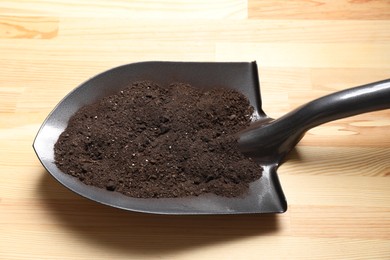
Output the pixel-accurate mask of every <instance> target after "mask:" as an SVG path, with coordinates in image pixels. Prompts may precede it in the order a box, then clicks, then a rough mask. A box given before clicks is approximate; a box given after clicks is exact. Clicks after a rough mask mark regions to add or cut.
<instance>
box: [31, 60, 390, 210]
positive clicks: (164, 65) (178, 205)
mask: <svg viewBox="0 0 390 260" xmlns="http://www.w3.org/2000/svg"><path fill="white" fill-rule="evenodd" d="M146 79H147V80H153V81H156V82H158V83H160V84H170V83H172V82H185V83H189V84H191V85H192V86H194V87H202V88H211V87H223V88H231V89H236V90H238V91H240V92H241V93H243V94H244V95H245V96H247V97H248V99H249V101H250V103H251V105H252V106H253V107H254V108H255V111H254V113H253V120H254V121H256V122H254V123H253V124H252V125H251V127H249V128H248V129H246V130H244V131H243V132H241V133H239V134H238V137H239V138H238V141H239V144H240V148H241V149H242V152H243V153H245V154H248V155H250V156H251V157H253V158H255V159H256V160H257V161H259V162H260V163H261V165H262V167H263V169H264V171H263V176H262V177H261V178H260V179H259V180H257V181H255V182H253V183H252V184H251V185H250V189H249V193H248V194H247V195H245V196H243V197H239V198H224V197H219V196H216V195H212V194H207V195H201V196H199V197H185V198H165V199H139V198H131V197H127V196H124V195H122V194H120V193H116V192H111V191H107V190H104V189H99V188H95V187H93V186H87V185H85V184H83V183H82V182H80V181H79V180H78V179H76V178H74V177H71V176H69V175H67V174H65V173H63V172H61V171H60V170H59V169H58V168H57V167H56V165H55V163H54V144H55V142H56V141H57V139H58V137H59V135H60V134H61V133H62V132H63V131H64V130H65V128H66V126H67V122H68V120H69V118H70V117H71V116H72V115H73V114H74V113H75V112H76V111H77V110H78V109H79V108H81V107H82V106H84V105H86V104H90V103H93V102H95V101H97V100H98V99H100V98H102V97H104V96H106V95H110V94H113V93H115V92H118V91H119V90H120V89H122V88H124V87H125V86H126V85H127V84H128V83H129V82H134V81H137V80H146ZM389 107H390V80H386V81H381V82H376V83H371V84H368V85H364V86H361V87H357V88H352V89H349V90H345V91H340V92H338V93H334V94H332V95H328V96H325V97H323V98H320V99H317V100H314V101H312V102H310V103H308V104H306V105H304V106H302V107H300V108H298V109H296V110H294V111H292V112H290V113H289V114H287V115H285V116H284V117H282V118H280V119H277V120H272V119H271V118H268V117H267V116H266V114H265V113H264V112H263V110H262V108H261V97H260V89H259V79H258V74H257V66H256V63H255V62H252V63H204V62H141V63H134V64H129V65H124V66H121V67H117V68H114V69H111V70H109V71H106V72H103V73H101V74H99V75H97V76H95V77H93V78H91V79H90V80H88V81H86V82H84V83H83V84H81V85H80V86H79V87H77V88H76V89H75V90H73V91H72V92H71V93H70V94H68V95H67V96H66V97H65V98H64V99H63V100H62V101H61V102H60V103H59V104H58V105H57V107H56V108H55V109H54V110H53V111H52V112H51V114H50V115H49V116H48V118H47V119H46V120H45V122H44V123H43V125H42V127H41V129H40V130H39V132H38V134H37V136H36V139H35V141H34V145H33V146H34V149H35V151H36V153H37V155H38V157H39V159H40V161H41V162H42V164H43V166H44V167H45V168H46V169H47V171H48V172H49V173H50V174H51V175H52V176H53V177H54V178H55V179H57V180H58V181H59V182H60V183H62V184H63V185H64V186H66V187H67V188H69V189H70V190H72V191H74V192H76V193H78V194H80V195H82V196H84V197H86V198H89V199H91V200H94V201H97V202H100V203H103V204H107V205H109V206H113V207H118V208H122V209H126V210H132V211H139V212H148V213H159V214H239V213H282V212H285V211H286V210H287V203H286V199H285V196H284V194H283V191H282V188H281V186H280V183H279V179H278V176H277V173H276V170H277V168H278V166H279V165H280V164H281V163H282V161H283V159H284V158H285V156H286V155H287V154H288V152H289V151H290V150H291V149H292V148H293V147H294V146H295V145H296V144H297V143H298V142H299V140H300V139H301V138H302V137H303V135H304V133H305V132H306V131H307V130H309V129H310V128H312V127H315V126H317V125H319V124H322V123H325V122H328V121H331V120H335V119H339V118H343V117H347V116H352V115H356V114H359V113H364V112H370V111H374V110H380V109H386V108H389ZM259 170H260V169H259Z"/></svg>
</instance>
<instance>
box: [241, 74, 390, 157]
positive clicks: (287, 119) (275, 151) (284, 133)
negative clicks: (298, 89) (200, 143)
mask: <svg viewBox="0 0 390 260" xmlns="http://www.w3.org/2000/svg"><path fill="white" fill-rule="evenodd" d="M387 108H390V79H387V80H383V81H378V82H374V83H370V84H366V85H362V86H359V87H355V88H350V89H346V90H342V91H339V92H336V93H333V94H330V95H327V96H324V97H321V98H318V99H316V100H314V101H311V102H309V103H307V104H305V105H303V106H301V107H299V108H297V109H295V110H293V111H292V112H290V113H288V114H286V115H284V116H283V117H281V118H279V119H277V120H273V121H271V120H264V121H263V120H260V121H259V122H254V123H253V124H252V125H251V126H250V127H249V128H247V129H245V130H244V131H242V132H240V133H239V136H238V143H239V146H240V148H241V150H242V152H243V153H246V154H248V155H250V156H254V157H259V158H260V157H263V158H265V157H273V158H274V157H275V156H277V157H279V158H283V157H284V156H285V155H286V154H287V153H288V152H289V151H290V150H291V149H292V148H293V147H294V146H295V145H296V144H297V143H298V142H299V140H300V139H301V138H302V137H303V135H304V134H305V133H306V131H308V130H309V129H311V128H313V127H316V126H318V125H321V124H323V123H326V122H329V121H333V120H337V119H341V118H345V117H350V116H354V115H358V114H362V113H366V112H372V111H376V110H382V109H387Z"/></svg>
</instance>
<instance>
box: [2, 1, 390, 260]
mask: <svg viewBox="0 0 390 260" xmlns="http://www.w3.org/2000/svg"><path fill="white" fill-rule="evenodd" d="M144 60H180V61H252V60H257V62H258V64H259V74H260V81H261V92H262V96H263V103H264V105H263V107H264V110H265V111H266V112H267V113H268V114H269V115H270V116H272V117H279V116H281V115H283V114H284V113H286V112H288V111H290V110H291V109H293V108H295V107H297V106H298V105H300V104H303V103H305V102H307V101H309V100H312V99H314V98H316V97H319V96H322V95H325V94H328V93H331V92H334V91H337V90H341V89H344V88H348V87H353V86H357V85H361V84H364V83H368V82H373V81H377V80H381V79H385V78H389V77H390V1H388V0H378V1H362V0H359V1H357V0H355V1H347V0H339V1H338V0H337V1H336V0H332V1H322V0H320V1H306V0H300V1H276V0H275V1H272V0H266V1H241V0H218V1H206V0H197V1H195V0H194V1H174V0H173V1H145V0H144V1H142V0H136V1H119V0H116V1H102V0H95V1H86V0H80V1H65V0H42V1H26V2H21V1H16V0H13V1H7V0H6V1H1V3H0V68H1V69H0V140H1V145H0V178H1V179H0V234H1V235H0V259H29V258H31V259H261V258H264V259H272V258H274V259H283V258H284V259H348V258H349V259H361V258H363V259H374V258H378V259H389V258H390V134H389V132H390V110H387V111H380V112H373V113H370V114H364V115H360V116H356V117H353V118H348V119H343V120H339V121H336V122H332V123H328V124H325V125H322V126H320V127H317V128H315V129H313V130H312V131H310V132H309V133H308V134H307V135H306V136H305V138H304V139H303V140H302V141H301V143H300V144H299V146H298V147H297V149H296V150H295V151H294V152H293V153H292V154H291V156H290V157H289V160H288V161H287V162H286V163H285V164H284V165H283V166H282V167H281V168H280V169H279V176H280V179H281V183H282V186H283V188H284V191H285V194H286V197H287V199H288V203H289V209H288V211H287V212H286V213H285V214H280V215H240V216H186V217H183V216H159V215H146V214H139V213H131V212H125V211H122V210H118V209H113V208H109V207H106V206H103V205H99V204H97V203H94V202H91V201H89V200H86V199H84V198H81V197H79V196H77V195H75V194H73V193H72V192H70V191H69V190H67V189H66V188H64V187H62V186H61V185H60V184H58V183H57V182H56V181H54V180H53V179H52V178H51V177H50V176H49V174H47V172H46V171H45V170H44V169H43V167H42V166H41V164H40V162H39V161H38V159H37V157H36V156H35V154H34V151H33V149H32V147H31V145H32V142H33V139H34V136H35V134H36V133H37V131H38V128H39V127H40V124H41V123H42V122H43V120H44V119H45V117H46V116H47V115H48V113H49V112H50V111H51V110H52V109H53V107H54V106H55V105H56V104H57V103H58V102H59V101H60V100H61V99H62V98H63V97H64V96H65V95H66V94H67V93H68V92H69V91H71V90H72V89H73V88H75V87H76V86H78V85H79V84H80V83H81V82H83V81H84V80H86V79H88V78H89V77H91V76H93V75H94V74H97V73H99V72H101V71H104V70H106V69H109V68H111V67H114V66H118V65H121V64H125V63H131V62H136V61H144Z"/></svg>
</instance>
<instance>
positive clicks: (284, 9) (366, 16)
mask: <svg viewBox="0 0 390 260" xmlns="http://www.w3.org/2000/svg"><path fill="white" fill-rule="evenodd" d="M248 6H249V18H251V19H253V18H256V19H326V20H335V19H340V20H347V19H353V20H376V19H377V20H381V19H383V20H386V19H389V18H390V1H388V0H379V1H371V0H352V1H350V0H330V1H325V0H318V1H310V0H295V1H283V0H279V1H272V0H265V1H256V0H249V1H248Z"/></svg>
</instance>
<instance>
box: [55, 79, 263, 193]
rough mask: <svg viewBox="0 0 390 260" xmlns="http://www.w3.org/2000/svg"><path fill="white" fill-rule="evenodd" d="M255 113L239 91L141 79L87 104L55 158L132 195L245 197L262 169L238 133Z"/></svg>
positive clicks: (93, 181) (89, 180)
mask: <svg viewBox="0 0 390 260" xmlns="http://www.w3.org/2000/svg"><path fill="white" fill-rule="evenodd" d="M252 112H253V108H252V107H251V106H250V105H249V102H248V100H247V99H246V98H245V97H244V96H243V95H242V94H240V93H238V92H236V91H233V90H226V89H211V90H210V89H209V90H202V89H197V88H193V87H191V86H189V85H186V84H182V83H178V84H172V85H170V86H165V87H162V86H159V85H158V84H156V83H153V82H148V81H143V82H136V83H133V84H131V85H129V86H128V87H127V88H125V89H123V90H122V91H120V92H119V93H117V94H115V95H111V96H107V97H105V98H103V99H101V100H100V101H99V102H97V103H94V104H92V105H88V106H85V107H83V108H81V109H80V110H79V111H78V112H77V113H76V114H75V115H74V116H73V117H72V118H71V119H70V121H69V124H68V127H67V128H66V130H65V131H64V132H63V133H62V134H61V136H60V137H59V139H58V141H57V143H56V144H55V148H54V149H55V162H56V164H57V166H58V167H59V168H60V169H61V170H62V171H63V172H65V173H67V174H70V175H72V176H74V177H77V178H78V179H79V180H80V181H82V182H84V183H85V184H88V185H93V186H97V187H100V188H104V189H107V190H109V191H116V192H120V193H123V194H125V195H127V196H131V197H140V198H150V197H157V198H159V197H183V196H198V195H200V194H202V193H214V194H217V195H220V196H226V197H236V196H240V195H243V194H244V193H245V192H246V191H247V190H248V187H249V183H251V182H253V181H255V180H257V179H258V178H260V177H261V173H262V168H261V167H260V166H259V165H258V164H257V163H255V162H254V161H252V159H250V158H246V157H245V156H243V155H242V154H241V153H240V152H239V151H238V147H237V144H236V139H235V136H234V134H235V133H237V132H238V131H239V130H241V129H243V128H245V127H247V126H248V125H249V124H250V117H251V115H252Z"/></svg>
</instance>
